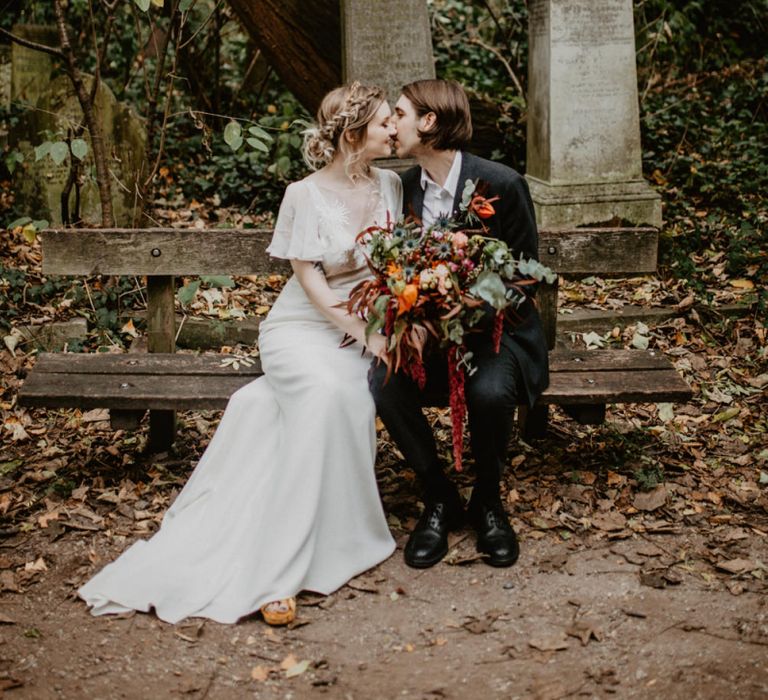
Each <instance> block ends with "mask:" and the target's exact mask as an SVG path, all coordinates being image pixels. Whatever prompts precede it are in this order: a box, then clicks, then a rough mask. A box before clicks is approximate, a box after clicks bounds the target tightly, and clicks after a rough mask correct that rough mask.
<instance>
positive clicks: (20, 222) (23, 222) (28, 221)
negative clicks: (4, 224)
mask: <svg viewBox="0 0 768 700" xmlns="http://www.w3.org/2000/svg"><path fill="white" fill-rule="evenodd" d="M31 223H32V219H30V218H29V217H28V216H22V217H21V218H19V219H14V220H13V221H11V223H10V224H8V228H9V229H14V228H16V227H17V226H26V225H27V224H31Z"/></svg>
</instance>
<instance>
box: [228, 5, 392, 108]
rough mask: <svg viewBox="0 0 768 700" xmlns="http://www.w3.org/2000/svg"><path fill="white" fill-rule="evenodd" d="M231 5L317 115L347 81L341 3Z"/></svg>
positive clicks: (292, 88)
mask: <svg viewBox="0 0 768 700" xmlns="http://www.w3.org/2000/svg"><path fill="white" fill-rule="evenodd" d="M229 5H230V6H231V7H232V9H233V10H234V11H235V13H236V14H237V16H238V18H239V19H240V22H241V23H242V25H243V27H244V29H245V30H246V31H247V32H248V34H249V35H250V36H251V38H252V39H253V41H254V43H255V44H256V45H257V46H258V47H259V49H261V52H262V53H263V54H264V56H265V57H266V59H267V61H269V63H270V65H272V66H273V67H274V69H275V72H276V73H277V74H278V75H279V76H280V79H281V80H282V81H283V83H284V84H285V86H286V87H287V88H288V89H289V90H290V91H291V92H292V93H293V94H294V95H295V96H296V98H297V99H298V100H299V102H301V103H302V104H303V105H304V106H305V107H306V108H307V109H308V110H309V111H310V113H311V114H314V113H315V112H316V111H317V108H318V106H319V105H320V100H322V98H323V95H325V93H327V92H328V91H329V90H331V89H332V88H334V87H336V86H337V85H339V84H340V83H341V12H340V9H339V0H229ZM384 39H385V37H382V40H384Z"/></svg>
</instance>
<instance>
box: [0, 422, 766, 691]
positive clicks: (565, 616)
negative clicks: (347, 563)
mask: <svg viewBox="0 0 768 700" xmlns="http://www.w3.org/2000/svg"><path fill="white" fill-rule="evenodd" d="M611 418H612V417H611V416H609V422H610V420H611ZM613 419H616V416H614V417H613ZM200 420H202V419H201V418H200V417H195V418H194V420H192V419H190V420H188V421H187V428H186V430H185V432H183V434H182V438H181V444H182V446H183V445H184V444H189V445H191V444H192V438H193V437H194V436H195V435H196V433H195V432H194V431H193V428H192V425H193V424H194V425H196V426H197V427H198V428H201V427H202V426H200V424H199V421H200ZM558 426H560V428H559V430H560V432H563V431H567V430H568V423H567V422H566V421H564V420H563V422H562V424H561V423H560V422H559V421H557V420H556V421H555V425H554V427H555V429H556V432H557V429H558ZM80 429H81V431H82V430H85V431H86V433H89V434H91V436H92V440H93V441H94V442H95V441H97V440H98V436H99V435H101V436H102V437H103V438H104V439H105V440H106V441H107V442H109V441H112V442H114V441H115V440H116V439H119V437H120V435H119V433H118V434H117V436H118V438H116V437H115V435H116V434H115V433H112V432H111V431H110V430H108V428H107V427H106V424H99V423H94V424H93V425H91V426H87V425H86V426H82V425H81V426H80ZM590 430H591V429H590ZM594 430H596V431H597V432H596V435H597V436H598V437H599V436H600V435H601V433H600V431H601V430H603V429H594ZM593 437H594V436H593ZM81 438H82V436H81ZM128 439H132V438H128ZM652 440H653V437H652V436H650V437H649V438H648V442H647V443H646V444H645V446H644V448H643V449H645V450H651V449H652ZM78 444H80V445H82V442H80V443H78ZM566 444H567V440H565V439H564V438H562V437H561V439H560V440H559V441H558V440H557V439H556V438H555V439H553V440H552V441H549V442H548V443H543V445H545V446H546V445H549V448H548V449H549V451H551V452H552V453H555V454H557V452H558V449H559V447H560V448H562V447H563V446H564V445H566ZM92 445H93V443H91V446H92ZM194 446H195V450H197V449H199V448H200V446H199V445H197V444H196V443H195V445H194ZM558 446H559V447H558ZM525 449H526V448H525V446H522V447H521V450H522V454H523V455H525V454H526V452H525ZM527 449H529V452H528V453H527V454H530V455H533V454H535V450H534V449H533V448H527ZM539 450H541V446H540V447H539ZM391 453H392V449H391V447H390V446H388V445H386V444H385V445H384V462H385V464H383V465H381V466H380V468H379V479H380V488H381V491H382V494H383V498H384V503H385V507H386V509H387V512H388V513H389V518H390V524H391V526H392V529H393V532H394V533H395V535H396V537H397V539H398V545H399V547H398V551H397V552H396V553H395V554H394V555H393V556H392V557H391V558H390V559H389V560H388V561H386V562H385V563H383V564H382V565H380V566H379V567H377V568H376V569H374V570H372V571H370V572H368V573H366V574H365V575H363V576H361V577H360V578H358V579H356V580H354V581H352V582H350V584H349V585H347V586H345V587H344V588H342V589H341V590H339V591H338V592H337V593H335V594H334V595H332V596H329V597H327V598H324V597H317V596H311V595H306V596H303V597H301V598H300V608H299V618H298V621H299V624H297V625H296V626H294V627H293V628H291V629H271V628H268V627H267V626H266V625H264V624H263V623H262V622H261V621H260V620H259V619H258V618H255V617H254V618H252V619H246V620H243V621H241V622H240V623H239V624H237V625H221V624H217V623H214V622H210V621H202V620H188V621H186V622H184V623H181V624H178V625H168V624H165V623H163V622H160V621H159V620H157V618H155V617H153V616H151V615H144V614H136V615H131V616H128V617H125V618H111V619H105V618H93V617H91V616H90V615H89V614H88V613H87V611H86V609H85V606H84V604H83V603H81V602H80V601H79V600H77V599H76V598H75V596H74V590H75V588H76V587H77V586H78V585H79V584H80V583H81V582H83V581H84V580H85V579H86V578H87V577H88V576H89V575H91V574H92V573H93V572H95V571H96V570H97V569H98V568H99V567H100V566H102V565H103V564H104V563H106V562H108V561H110V560H111V559H113V558H114V557H115V556H116V555H117V554H118V553H119V552H120V551H122V549H124V548H125V547H126V546H127V545H128V544H130V542H131V541H133V539H135V538H136V537H137V536H141V535H142V534H144V535H146V534H148V532H149V531H151V530H153V529H155V528H156V527H157V523H158V521H159V519H160V517H161V516H162V512H163V511H164V509H165V507H166V505H167V502H168V501H170V500H171V499H172V498H173V496H174V495H175V493H176V492H177V491H178V487H179V485H180V484H181V483H183V480H184V478H185V474H186V473H187V470H188V468H189V461H190V460H189V459H186V460H184V459H180V458H179V457H178V455H166V456H165V461H163V460H162V459H161V460H160V461H158V462H156V463H154V464H153V465H152V466H151V467H150V468H149V471H148V472H147V474H146V479H145V480H146V481H149V479H150V478H151V479H152V481H151V482H149V486H148V487H147V486H142V483H143V482H142V481H140V480H138V478H136V480H135V481H132V480H131V479H128V478H125V477H124V478H123V479H121V480H120V481H115V482H114V483H109V481H108V480H107V481H105V479H104V477H102V476H96V477H95V478H93V479H92V480H91V481H90V485H81V486H79V487H78V488H77V489H75V490H74V491H73V492H72V493H71V494H70V495H69V498H68V499H63V500H55V499H54V500H50V499H49V501H48V503H47V510H44V511H42V514H40V513H41V510H40V509H38V511H37V513H38V514H37V515H36V516H35V517H36V519H37V520H36V523H35V525H36V526H35V527H31V526H28V527H25V528H22V529H21V531H19V532H17V533H15V534H13V535H12V536H11V537H8V538H6V539H5V540H0V570H2V576H3V578H2V583H3V586H2V587H3V589H4V592H3V593H2V596H0V689H4V690H0V695H4V694H7V696H8V698H9V699H10V698H166V697H167V698H174V697H180V698H190V699H195V700H198V699H200V698H242V697H255V698H264V699H272V698H275V699H277V698H313V697H327V698H340V699H345V700H346V699H354V700H357V699H362V698H393V699H394V698H418V699H421V698H424V699H427V698H429V699H434V698H540V699H545V700H549V699H555V698H568V697H583V698H600V697H617V698H650V697H654V698H655V697H660V698H765V697H768V663H767V662H766V659H768V602H767V601H766V595H765V594H766V590H767V588H766V585H765V578H764V575H765V574H766V573H768V571H766V567H765V562H768V518H766V517H765V509H764V508H757V509H755V508H753V509H752V510H751V511H749V512H747V511H745V510H743V509H742V510H741V512H739V509H734V508H731V509H728V512H726V511H724V510H723V509H722V508H715V506H714V504H713V503H711V500H712V499H710V501H706V500H702V501H699V502H701V503H707V504H709V505H710V506H711V507H712V508H711V510H709V511H708V508H706V507H700V508H698V510H699V512H698V513H697V512H696V508H692V507H691V505H692V504H693V505H696V504H697V501H696V500H695V497H694V498H693V499H692V498H691V493H694V494H695V493H697V492H696V491H691V489H692V488H694V489H695V488H696V487H695V485H691V483H690V480H691V474H689V473H683V474H681V475H680V476H679V477H674V478H671V479H667V480H666V481H665V483H664V484H663V485H660V486H658V487H656V489H654V490H650V491H639V490H636V487H632V488H633V489H634V490H633V491H632V494H631V497H632V498H633V499H634V500H633V501H632V502H633V503H634V504H635V506H637V505H639V506H641V507H645V508H651V510H639V509H637V508H635V507H632V506H630V507H629V508H626V507H625V508H624V509H623V510H624V512H625V513H627V515H625V514H623V513H622V512H620V511H621V510H622V509H621V507H617V503H618V504H619V506H621V503H622V501H621V496H620V494H619V493H618V492H617V488H613V489H611V482H614V485H615V486H616V485H618V486H619V487H620V485H621V482H626V481H627V479H626V478H625V477H623V476H621V475H617V474H616V473H615V472H611V471H608V472H607V474H606V473H600V474H599V475H598V477H597V478H596V479H594V482H593V483H591V484H586V483H578V482H579V481H581V482H589V481H592V477H590V476H589V475H588V473H586V472H585V473H583V474H582V475H581V478H579V479H576V478H574V475H573V474H572V473H571V474H570V475H569V478H564V476H563V474H562V472H561V471H560V470H559V469H558V468H556V467H546V466H545V467H543V468H542V467H540V466H537V465H539V464H540V463H539V462H535V461H534V457H533V456H530V457H529V458H528V459H527V460H523V461H521V459H520V458H519V457H518V458H517V459H516V460H514V459H513V464H514V463H515V462H517V463H518V466H517V467H512V468H511V469H510V472H509V474H508V475H507V477H506V480H505V497H506V499H507V503H508V504H509V509H510V511H511V512H512V513H514V514H515V515H514V517H513V522H514V524H515V526H516V529H517V530H518V532H519V533H520V535H521V543H522V555H521V559H520V561H519V562H518V564H517V565H516V566H514V567H512V568H509V569H494V568H492V567H490V566H488V565H486V564H485V563H484V562H483V561H482V560H480V559H479V558H478V556H477V555H476V553H475V550H474V536H473V534H472V533H470V532H462V533H457V534H456V535H453V536H452V545H453V546H452V549H451V551H450V552H449V555H448V557H447V558H446V560H445V561H444V562H442V563H440V564H439V565H437V566H435V567H434V568H432V569H428V570H424V571H416V570H412V569H409V568H408V567H407V566H405V564H404V562H403V559H402V546H403V544H404V541H405V539H406V537H407V532H408V531H409V529H410V527H411V525H412V524H413V522H414V519H415V517H416V516H417V515H418V507H419V505H418V503H417V501H416V490H415V487H414V484H413V479H412V476H411V475H410V474H409V473H408V472H407V471H406V472H402V471H398V470H395V469H394V468H391V467H389V466H387V465H386V460H387V456H388V455H391ZM179 462H183V463H186V466H182V467H179V466H177V465H178V464H179ZM529 462H531V463H532V465H533V471H531V470H528V469H527V468H526V465H528V463H529ZM145 467H146V465H145ZM534 471H535V472H536V473H534ZM611 475H613V476H611ZM134 477H136V475H135V474H134ZM604 478H605V482H604V483H603V479H604ZM460 482H461V483H463V484H465V485H466V483H468V482H467V479H466V477H462V478H461V479H460ZM616 482H619V483H618V484H617V483H616ZM740 483H741V485H743V483H744V482H743V481H742V482H740ZM84 484H85V482H84ZM686 484H687V486H686ZM630 486H631V485H630ZM659 488H661V489H664V490H665V494H666V495H665V497H664V503H663V505H662V506H661V507H658V506H656V504H654V503H644V502H643V501H642V498H645V499H646V500H647V499H649V498H657V499H658V496H657V495H656V496H654V494H658V493H659V491H658V489H659ZM618 491H620V488H619V489H618ZM681 495H682V496H684V498H683V497H680V496H681ZM638 496H640V497H641V500H640V501H638ZM757 497H758V498H764V496H760V495H759V494H758V495H757ZM147 499H151V500H147ZM531 503H533V504H535V505H536V507H535V508H531V507H529V504H531ZM751 503H752V505H753V506H754V505H755V501H751ZM760 503H761V502H760ZM760 503H757V505H760ZM547 504H548V505H547ZM558 504H559V505H558ZM579 504H581V505H582V506H584V508H594V510H591V511H590V513H591V515H590V516H589V518H588V519H587V520H586V521H585V520H584V518H585V516H583V515H580V514H581V513H584V512H587V511H581V510H579ZM601 508H602V510H601ZM632 511H634V512H632ZM580 517H581V519H582V522H581V524H579V518H580ZM41 519H42V520H41ZM42 525H45V527H42Z"/></svg>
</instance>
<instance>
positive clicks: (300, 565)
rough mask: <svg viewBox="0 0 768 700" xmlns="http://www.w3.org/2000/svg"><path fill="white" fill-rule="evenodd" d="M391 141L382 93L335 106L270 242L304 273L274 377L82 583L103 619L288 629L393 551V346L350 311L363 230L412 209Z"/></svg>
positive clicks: (290, 298) (263, 346) (312, 143)
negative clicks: (388, 498) (382, 398)
mask: <svg viewBox="0 0 768 700" xmlns="http://www.w3.org/2000/svg"><path fill="white" fill-rule="evenodd" d="M394 133H395V130H394V127H393V125H392V124H391V123H390V108H389V105H388V104H387V102H386V100H385V99H384V94H383V92H382V90H381V89H379V88H376V87H366V86H363V85H360V84H359V83H352V84H351V85H348V86H344V87H340V88H336V89H335V90H333V91H332V92H330V93H328V95H326V97H325V98H324V99H323V102H322V104H321V106H320V109H319V111H318V114H317V125H316V127H314V128H313V129H311V130H309V131H308V132H307V134H306V136H305V144H304V154H305V158H306V160H307V162H308V164H309V165H310V166H311V167H312V168H313V170H315V172H313V173H312V174H311V175H309V176H308V177H306V178H304V179H303V180H300V181H299V182H294V183H292V184H290V185H289V186H288V188H287V189H286V192H285V197H284V198H283V201H282V204H281V205H280V211H279V214H278V217H277V222H276V224H275V231H274V236H273V238H272V242H271V244H270V246H269V248H268V251H269V253H270V254H271V255H272V256H274V257H278V258H285V259H288V260H290V261H291V266H292V267H293V272H294V274H293V276H292V277H291V278H290V279H289V280H288V282H287V284H286V285H285V288H284V289H283V291H282V292H281V294H280V296H279V297H278V299H277V301H276V302H275V304H274V306H273V308H272V310H271V311H270V313H269V315H268V316H267V318H266V319H265V321H264V322H263V323H262V324H261V330H260V337H259V348H260V355H261V361H262V366H263V369H264V374H265V376H263V377H261V378H259V379H257V380H255V381H253V382H251V383H250V384H248V385H247V386H245V387H243V388H242V389H240V390H239V391H237V392H236V393H235V394H234V395H233V396H232V398H231V399H230V401H229V404H228V405H227V409H226V411H225V413H224V416H223V418H222V420H221V423H220V425H219V427H218V429H217V431H216V434H215V435H214V437H213V439H212V440H211V443H210V445H209V446H208V448H207V449H206V451H205V453H204V454H203V456H202V458H201V460H200V462H199V464H198V465H197V467H196V469H195V471H194V472H193V473H192V475H191V477H190V479H189V481H188V482H187V484H186V486H185V487H184V489H183V490H182V491H181V493H180V494H179V496H178V498H177V499H176V501H175V502H174V503H173V505H172V506H171V507H170V509H169V510H168V512H167V513H166V515H165V517H164V519H163V522H162V525H161V527H160V529H159V530H158V532H157V533H156V534H155V535H154V536H153V537H152V538H151V539H150V540H148V541H146V540H140V541H138V542H136V543H134V544H133V545H132V546H131V547H130V548H129V549H127V550H126V551H125V552H124V553H123V554H122V555H121V556H120V557H119V559H117V561H115V562H113V563H111V564H108V565H107V566H105V567H104V569H103V570H102V571H101V572H100V573H98V574H97V575H96V576H94V577H93V578H92V579H91V580H90V581H88V582H87V583H86V584H85V585H83V586H82V587H81V588H80V589H79V591H78V594H79V595H80V597H81V598H83V600H85V602H86V603H87V604H88V605H89V606H90V607H91V612H92V613H93V614H94V615H104V614H110V613H121V612H126V611H128V610H139V611H143V612H147V611H149V610H151V609H154V611H155V613H156V614H157V616H158V617H159V618H160V619H162V620H165V621H166V622H171V623H175V622H178V621H179V620H182V619H184V618H185V617H191V616H195V617H207V618H210V619H212V620H216V621H218V622H225V623H230V622H235V621H237V620H238V619H239V618H241V617H243V616H245V615H248V614H250V613H253V612H255V611H257V610H261V613H262V616H263V617H264V619H265V621H266V622H268V623H270V624H286V623H288V622H290V621H291V620H293V619H294V617H295V610H296V601H295V596H296V594H297V593H298V592H299V591H302V590H310V591H316V592H319V593H322V594H329V593H331V592H333V591H334V590H336V589H337V588H339V587H340V586H342V585H344V584H345V583H346V582H347V581H348V580H349V579H350V578H353V577H354V576H356V575H357V574H359V573H361V572H363V571H365V570H366V569H369V568H371V567H372V566H375V565H376V564H378V563H379V562H381V561H383V560H384V559H386V558H387V557H389V555H390V554H392V552H393V551H394V548H395V544H394V541H393V540H392V537H391V535H390V533H389V529H388V527H387V523H386V520H385V517H384V513H383V510H382V506H381V501H380V499H379V494H378V490H377V488H376V480H375V475H374V470H373V465H374V457H375V449H376V435H375V428H374V416H375V413H374V411H375V409H374V404H373V399H372V398H371V396H370V394H369V391H368V384H367V378H366V375H367V371H368V367H369V365H370V360H371V355H373V356H378V357H381V358H383V357H384V338H383V336H380V335H378V334H376V335H373V336H371V338H369V339H368V340H366V338H365V323H364V321H362V320H361V319H359V318H356V317H354V316H350V315H348V314H347V313H346V311H345V310H343V309H342V308H339V307H338V306H337V304H339V302H340V301H343V300H345V299H346V297H347V295H348V293H349V291H350V290H351V289H352V287H354V285H355V284H357V282H359V281H360V280H361V279H362V278H364V277H365V276H366V275H367V274H368V270H367V266H366V263H365V258H364V257H363V255H362V252H361V251H360V250H359V249H358V247H357V246H356V245H355V236H356V234H357V233H358V232H359V231H361V230H363V229H364V228H366V227H367V226H369V225H371V224H373V223H374V222H377V223H380V224H383V223H384V222H385V221H386V218H387V212H389V213H390V214H391V215H392V216H393V217H396V216H397V215H398V214H399V212H400V210H401V199H402V191H401V186H400V179H399V178H398V177H397V175H395V174H394V173H392V172H390V171H385V170H380V169H377V168H374V167H372V166H371V161H372V160H373V159H374V158H381V157H385V156H388V155H390V152H391V142H392V137H393V135H394ZM345 334H348V335H349V336H351V337H352V338H354V339H355V340H356V341H357V343H356V344H352V345H348V346H346V347H344V348H342V347H340V344H341V343H342V340H343V339H344V337H345ZM361 347H365V353H363V352H361Z"/></svg>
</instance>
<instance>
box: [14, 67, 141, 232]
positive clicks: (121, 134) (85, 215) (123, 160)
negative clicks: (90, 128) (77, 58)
mask: <svg viewBox="0 0 768 700" xmlns="http://www.w3.org/2000/svg"><path fill="white" fill-rule="evenodd" d="M90 80H91V79H90V78H88V77H86V83H87V84H90ZM89 89H90V88H89ZM95 112H96V115H97V118H98V119H99V120H100V123H101V128H102V133H103V135H104V140H105V144H106V150H107V158H108V167H109V170H110V171H111V173H112V175H113V178H112V182H111V187H112V206H113V210H114V217H115V225H117V226H133V225H134V224H133V220H134V204H135V191H136V175H137V173H138V170H139V165H140V163H141V159H142V158H143V157H144V148H145V143H146V132H145V130H144V127H143V125H142V123H141V121H140V119H139V118H138V116H137V115H136V113H135V112H134V111H133V110H132V109H131V108H129V107H127V106H125V105H122V104H120V103H119V102H118V101H117V99H116V98H115V96H114V94H113V93H112V91H111V90H110V89H109V87H108V86H107V85H106V84H104V83H103V82H102V83H100V84H99V88H98V90H97V94H96V102H95ZM81 120H82V110H81V109H80V104H79V102H78V100H77V96H76V95H75V92H74V88H73V87H72V84H71V82H70V80H69V78H68V77H67V76H60V77H58V78H56V79H54V80H53V81H52V82H51V83H50V84H49V85H48V86H47V88H45V89H44V90H43V91H41V93H40V95H39V97H38V100H37V104H36V109H34V110H29V111H28V112H27V113H26V114H25V115H24V116H23V117H22V118H21V120H20V123H19V124H18V125H17V126H16V127H15V128H14V130H13V132H12V134H11V142H14V141H15V143H16V147H17V148H18V149H19V150H20V151H21V152H22V154H23V155H24V164H23V166H22V167H20V168H17V170H16V174H17V177H16V183H15V186H16V189H17V192H18V196H17V202H18V203H19V204H20V208H21V209H22V210H23V211H25V213H27V214H28V215H29V216H33V217H34V218H37V219H47V220H48V221H50V222H51V224H52V225H54V226H55V225H60V224H61V223H62V221H61V194H62V192H63V190H64V186H65V184H66V182H67V178H68V175H69V158H68V159H67V160H65V161H64V162H63V163H61V164H60V165H56V164H55V163H54V162H53V161H52V160H51V158H50V157H49V156H46V157H45V158H42V159H41V160H39V161H35V152H34V149H35V146H37V145H39V144H40V143H42V142H43V141H45V140H49V139H50V140H58V139H61V138H62V137H63V136H65V135H66V134H67V133H68V131H71V130H72V129H73V128H74V126H75V125H77V124H79V123H80V121H81ZM83 138H84V139H85V140H86V142H87V143H88V146H89V148H88V155H87V156H86V158H85V161H84V165H83V172H84V173H85V178H84V182H83V184H82V186H81V188H80V216H81V218H82V219H83V220H84V221H86V222H87V223H91V224H99V223H100V222H101V204H100V202H99V193H98V187H97V185H96V179H95V168H94V167H93V151H92V149H91V148H90V139H89V137H88V132H87V131H86V132H84V136H83ZM70 157H71V156H70ZM74 199H75V195H74V190H73V191H72V193H71V195H70V212H72V211H73V207H74Z"/></svg>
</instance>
